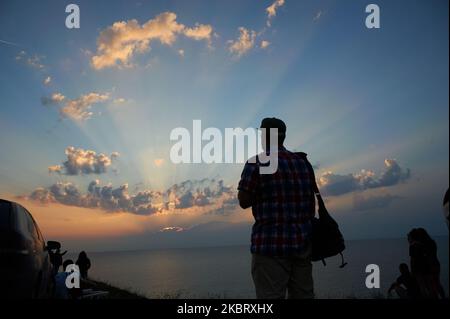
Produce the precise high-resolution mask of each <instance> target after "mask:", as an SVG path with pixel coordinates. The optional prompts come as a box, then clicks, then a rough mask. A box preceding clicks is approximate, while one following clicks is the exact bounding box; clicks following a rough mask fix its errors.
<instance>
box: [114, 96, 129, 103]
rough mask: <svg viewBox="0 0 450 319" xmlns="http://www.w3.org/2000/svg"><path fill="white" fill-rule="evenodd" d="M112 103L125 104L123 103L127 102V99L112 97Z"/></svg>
mask: <svg viewBox="0 0 450 319" xmlns="http://www.w3.org/2000/svg"><path fill="white" fill-rule="evenodd" d="M113 103H114V104H125V103H127V100H126V99H124V98H122V97H120V98H117V99H114V101H113Z"/></svg>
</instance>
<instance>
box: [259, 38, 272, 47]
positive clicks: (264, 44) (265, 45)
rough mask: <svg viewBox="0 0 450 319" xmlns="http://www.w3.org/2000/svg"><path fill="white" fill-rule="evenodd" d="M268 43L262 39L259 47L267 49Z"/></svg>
mask: <svg viewBox="0 0 450 319" xmlns="http://www.w3.org/2000/svg"><path fill="white" fill-rule="evenodd" d="M269 45H270V42H269V41H266V40H262V41H261V45H260V47H261V49H267V48H268V47H269Z"/></svg>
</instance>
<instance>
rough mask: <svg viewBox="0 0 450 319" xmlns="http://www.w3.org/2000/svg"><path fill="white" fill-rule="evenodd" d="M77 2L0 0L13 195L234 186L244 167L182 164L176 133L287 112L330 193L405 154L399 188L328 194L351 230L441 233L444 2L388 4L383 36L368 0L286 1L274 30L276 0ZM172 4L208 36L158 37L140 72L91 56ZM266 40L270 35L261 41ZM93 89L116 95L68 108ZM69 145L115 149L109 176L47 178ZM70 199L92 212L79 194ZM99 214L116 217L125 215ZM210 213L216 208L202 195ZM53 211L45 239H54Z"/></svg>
mask: <svg viewBox="0 0 450 319" xmlns="http://www.w3.org/2000/svg"><path fill="white" fill-rule="evenodd" d="M69 3H70V2H64V1H35V2H29V1H2V2H1V4H0V30H1V31H0V40H2V41H3V42H2V41H0V70H1V71H0V95H1V106H0V115H1V116H0V146H1V149H2V152H0V162H1V165H0V194H2V196H9V197H11V196H16V195H30V194H32V192H33V190H35V189H36V188H38V187H43V188H47V187H49V186H50V185H52V184H55V183H58V182H64V183H71V184H73V185H76V186H77V188H78V189H79V190H80V192H83V193H85V192H86V190H87V185H88V184H89V183H90V182H91V181H92V180H95V179H99V180H100V181H101V182H100V183H101V185H106V184H108V183H111V184H112V185H113V188H115V187H119V186H120V185H123V184H125V183H127V184H128V193H129V194H128V195H127V196H129V195H130V196H132V195H133V194H135V193H136V192H138V191H145V190H152V191H163V190H167V189H168V188H169V187H171V186H172V185H174V184H179V183H181V182H183V181H186V180H190V181H194V180H202V179H205V178H207V179H213V178H215V179H216V181H217V180H218V179H223V180H224V184H225V185H229V186H230V187H231V188H232V189H234V188H235V186H236V184H237V181H238V179H239V175H240V171H241V169H242V165H240V164H233V165H231V164H215V165H206V164H201V165H200V164H199V165H194V164H189V165H188V164H186V165H173V164H171V163H170V159H169V151H170V147H171V145H172V142H171V141H170V140H169V134H170V131H171V130H172V129H173V128H176V127H186V128H190V127H191V126H192V120H194V119H201V120H202V124H203V125H204V127H205V128H206V127H210V126H211V127H217V128H219V129H224V128H226V127H243V128H245V127H257V126H258V125H259V123H260V120H261V119H262V118H264V117H266V116H277V117H280V118H282V119H284V120H285V122H286V123H287V126H288V137H287V141H286V145H287V147H288V148H291V149H295V150H302V151H305V152H307V153H308V154H309V157H310V159H311V161H312V162H313V163H315V164H317V165H318V170H317V175H318V177H321V176H323V175H324V176H325V177H327V178H328V179H323V180H322V186H323V188H324V191H326V189H327V186H329V184H330V183H334V182H336V181H340V180H342V179H343V178H344V179H345V178H347V179H348V176H349V175H348V174H353V175H352V176H356V177H355V178H359V177H358V176H359V175H361V174H360V172H361V170H366V172H367V171H370V172H372V171H373V174H374V176H375V177H374V178H375V179H378V180H379V179H380V178H381V177H382V176H383V172H385V171H386V170H389V168H388V167H387V166H385V164H384V161H385V160H386V159H390V160H395V164H396V165H398V168H399V172H400V173H399V174H400V175H401V176H400V175H399V176H397V177H398V178H397V179H396V180H395V181H394V182H393V183H390V184H389V185H387V184H383V185H381V183H380V187H376V188H375V187H374V188H370V189H368V188H365V187H353V188H351V189H350V190H349V191H346V192H345V193H343V194H339V195H330V196H329V198H328V200H329V205H330V207H332V210H334V211H336V214H337V216H338V217H337V218H338V219H339V221H340V222H341V223H343V226H342V227H343V228H344V230H345V231H346V232H347V233H349V234H350V237H355V238H361V237H377V236H378V237H393V236H403V235H404V233H405V231H407V230H408V228H409V227H413V226H426V227H427V228H428V229H429V230H430V231H431V232H432V233H435V234H445V233H446V229H445V225H444V223H443V218H442V214H441V212H440V204H441V198H442V197H443V194H444V192H445V190H446V189H447V188H448V173H449V172H448V163H449V149H448V144H449V140H448V131H449V127H448V123H449V122H448V118H449V113H448V110H449V108H448V105H449V104H448V103H449V100H448V86H449V83H448V82H449V80H448V69H449V65H448V56H449V55H448V2H447V1H440V0H432V1H377V2H376V3H377V4H378V5H379V6H380V9H381V28H380V29H377V30H374V29H370V30H369V29H367V28H366V27H365V24H364V21H365V17H366V15H367V14H366V13H365V6H366V5H367V4H368V3H367V2H366V1H359V0H354V1H292V0H291V1H290V0H286V1H285V2H284V3H283V5H281V6H280V7H278V8H277V10H276V16H274V17H272V18H271V19H270V27H269V26H268V25H267V21H268V19H269V18H268V14H267V11H266V8H267V7H269V6H270V5H271V4H272V3H273V1H272V0H268V1H266V0H261V1H256V0H255V1H219V0H217V1H183V0H180V1H136V2H132V1H77V2H76V3H77V4H78V5H79V7H80V10H81V28H80V29H78V30H75V29H71V30H70V29H67V28H65V25H64V21H65V18H66V15H67V14H66V13H65V12H64V10H65V6H66V5H67V4H69ZM164 12H171V13H174V14H176V22H177V23H179V24H183V25H184V26H185V28H194V27H195V26H196V23H199V24H202V25H205V26H206V25H207V26H210V27H211V28H212V32H211V33H210V34H209V35H208V38H206V37H204V38H202V39H195V38H194V37H189V36H185V35H183V34H177V35H176V40H174V41H173V42H172V43H170V44H162V43H161V42H159V41H158V40H154V41H151V42H150V44H149V46H148V47H147V50H144V51H145V52H136V51H135V52H134V54H132V56H131V57H129V59H128V60H127V62H129V64H130V65H129V66H123V65H122V66H121V65H120V63H113V64H112V65H108V66H107V67H104V68H101V69H98V68H95V67H94V66H93V64H92V61H93V60H92V59H93V57H94V56H99V55H101V52H100V51H99V50H100V49H99V47H98V42H97V41H99V37H100V34H101V32H102V31H104V30H105V29H107V28H108V27H110V26H111V25H113V23H115V22H118V21H128V20H132V19H136V20H137V22H138V23H139V25H143V24H144V23H146V22H147V21H149V20H151V19H155V18H156V17H157V16H159V15H160V14H162V13H164ZM240 27H243V28H245V29H246V30H247V31H248V32H249V34H252V32H254V33H255V36H254V40H253V41H250V43H246V45H248V46H249V47H248V48H247V49H246V50H245V52H243V53H242V54H241V55H239V54H237V53H236V51H234V52H232V51H230V47H231V45H232V44H233V43H236V41H237V40H238V37H239V35H240V31H239V28H240ZM5 41H6V42H5ZM233 41H234V42H233ZM262 41H267V43H270V44H269V45H268V46H267V47H266V48H262V47H261V43H262ZM180 50H182V51H180ZM21 52H23V53H21ZM238 55H239V56H238ZM47 77H50V82H49V83H47V84H44V80H45V79H46V78H47ZM92 92H95V93H96V94H104V95H105V100H104V101H100V102H99V103H92V105H91V109H90V111H91V112H92V113H93V114H92V115H91V118H90V119H88V120H81V121H80V120H76V119H73V118H70V117H65V118H62V117H61V113H60V111H59V110H60V109H61V108H63V107H64V106H65V105H67V104H66V103H68V102H70V101H73V100H77V99H80V98H81V97H82V96H85V95H87V94H89V93H92ZM55 93H59V94H61V95H62V96H64V98H65V99H64V100H63V101H61V103H59V104H58V103H54V104H53V105H43V103H42V98H50V97H51V96H52V94H55ZM106 96H107V98H106ZM77 101H78V100H77ZM69 146H73V147H75V148H80V149H82V150H92V151H94V152H96V154H100V153H104V154H106V155H107V156H110V155H111V154H112V153H113V152H119V153H120V156H119V157H118V158H117V159H113V160H112V164H111V165H109V164H108V165H106V166H105V171H104V172H103V171H102V172H101V173H100V174H98V172H90V171H89V172H85V173H83V174H81V173H80V174H78V173H77V174H72V175H71V174H67V172H65V173H64V171H63V172H62V173H61V172H60V173H49V170H48V167H50V166H53V165H61V164H62V163H63V162H64V161H65V160H67V157H66V155H65V153H64V152H65V150H66V148H67V147H69ZM395 167H397V166H395ZM408 169H409V172H410V173H409V174H408V173H407V172H408ZM330 172H332V173H330ZM327 174H328V175H327ZM330 174H332V175H330ZM358 174H359V175H358ZM369 175H370V174H369ZM352 178H353V177H352ZM352 181H353V179H352ZM214 183H215V182H212V184H214ZM194 185H195V183H194ZM214 185H215V184H214ZM193 187H194V188H196V187H197V186H193ZM231 193H232V191H229V196H232V194H231ZM50 195H51V194H50ZM178 195H179V196H180V198H181V197H182V195H180V194H178ZM194 195H195V194H194ZM22 200H24V202H25V203H27V204H28V205H32V207H34V205H37V204H35V203H33V201H31V200H30V199H29V198H28V197H27V198H23V199H22ZM52 200H53V201H56V202H52V203H46V204H45V205H44V206H42V205H41V204H39V205H37V208H36V211H37V213H36V214H38V215H42V216H44V215H46V212H45V210H46V209H47V210H48V209H50V207H51V206H52V205H66V206H67V204H68V203H69V201H68V200H66V198H63V199H61V198H60V199H54V198H53V199H52ZM75 202H76V201H75ZM211 202H212V200H211ZM362 202H363V203H365V205H362V206H361V203H362ZM221 205H223V202H222V199H221ZM70 206H72V207H71V209H73V208H74V206H75V208H76V207H77V206H80V210H89V209H92V207H90V206H89V205H86V204H82V205H81V204H80V205H78V202H76V203H74V202H73V201H70ZM100 206H101V205H100ZM358 207H365V208H364V209H363V211H362V212H361V211H358V210H357V209H356V208H358ZM97 208H98V207H96V209H97ZM100 208H101V209H100V211H106V212H104V214H105V215H106V216H110V214H111V213H112V214H116V215H117V214H121V213H117V212H110V211H108V209H105V207H103V206H101V207H100ZM190 208H192V209H195V208H196V207H195V205H191V206H190V207H189V209H190ZM211 209H212V210H215V209H217V207H216V206H213V207H211ZM201 211H202V214H206V213H207V212H206V211H207V205H206V206H202V207H201ZM159 213H160V214H162V215H164V216H165V214H169V215H170V214H171V213H170V212H167V211H166V210H164V209H163V212H161V211H159ZM172 213H173V217H170V218H169V217H167V218H168V220H166V219H164V218H165V217H164V218H163V217H160V220H161V221H160V222H158V223H157V224H158V227H175V226H176V227H180V229H181V228H182V229H190V228H192V227H193V226H196V225H200V224H203V223H208V222H216V221H219V220H220V221H221V222H236V223H240V222H251V216H250V215H249V214H250V213H249V212H248V211H247V212H242V211H239V209H238V210H236V212H234V213H230V214H222V215H221V216H218V217H208V218H206V219H205V217H199V216H197V215H196V214H195V213H193V214H191V213H188V214H187V215H189V216H191V217H189V218H185V216H184V215H183V214H184V213H183V209H182V207H180V210H176V212H172ZM96 214H100V215H98V216H103V215H101V214H103V213H102V212H96ZM190 214H191V215H190ZM60 215H61V216H60V218H62V219H63V218H64V213H60ZM124 215H126V216H128V215H136V214H133V212H132V213H131V214H130V212H129V211H128V212H127V213H126V214H124ZM180 215H182V216H183V218H181V220H180V221H177V218H178V217H177V216H180ZM185 215H186V214H185ZM206 215H207V214H206ZM83 216H84V215H83ZM96 216H97V215H96ZM202 216H203V215H202ZM208 216H209V215H208ZM141 217H142V216H139V218H141ZM147 217H148V218H155V219H156V218H157V217H155V216H153V215H152V216H147ZM124 218H125V219H126V218H135V217H134V216H131V217H124ZM42 220H43V221H42V224H44V226H43V228H45V229H46V230H47V231H48V232H49V233H50V234H59V233H58V232H54V229H53V228H52V227H56V226H54V225H53V224H51V223H50V222H48V221H47V219H46V217H42ZM162 220H164V222H163V221H162ZM132 223H134V222H132ZM152 223H153V222H149V224H152ZM386 224H389V226H387V225H386ZM52 225H53V226H52ZM64 225H66V224H64ZM66 226H67V227H69V228H70V227H71V226H70V225H66ZM61 227H62V226H61ZM155 227H156V226H155ZM155 227H153V226H148V229H147V228H145V229H139V231H140V232H144V233H145V232H146V231H147V230H148V231H151V230H155V229H156V228H155ZM114 231H116V230H111V232H112V233H114ZM117 231H118V230H117ZM133 231H136V230H135V229H134V228H133V230H123V231H121V234H122V233H124V234H128V232H133ZM118 232H119V231H118ZM106 233H108V234H110V232H109V231H108V232H106ZM224 236H226V235H224ZM72 237H74V238H75V237H77V236H76V234H73V236H72ZM130 245H131V244H130Z"/></svg>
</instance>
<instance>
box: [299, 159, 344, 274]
mask: <svg viewBox="0 0 450 319" xmlns="http://www.w3.org/2000/svg"><path fill="white" fill-rule="evenodd" d="M296 154H297V155H299V156H301V157H302V159H303V160H304V161H305V163H306V165H307V166H308V168H309V170H310V173H311V176H312V178H313V190H314V193H315V195H316V197H317V202H318V204H319V209H318V212H319V218H317V217H314V218H313V221H312V238H311V241H312V256H311V259H312V261H319V260H321V261H322V263H323V264H324V265H326V263H325V258H328V257H332V256H336V255H338V254H339V255H340V256H341V265H340V266H339V267H340V268H343V267H345V265H347V263H346V262H344V256H343V255H342V252H343V251H344V249H345V242H344V236H342V233H341V232H340V230H339V226H338V224H337V223H336V221H335V220H334V219H333V218H332V217H331V216H330V214H329V213H328V211H327V209H326V207H325V203H324V202H323V199H322V196H321V195H320V192H319V188H318V187H317V183H316V178H315V175H314V168H313V167H312V165H311V163H310V162H309V161H308V159H307V158H306V154H305V153H296Z"/></svg>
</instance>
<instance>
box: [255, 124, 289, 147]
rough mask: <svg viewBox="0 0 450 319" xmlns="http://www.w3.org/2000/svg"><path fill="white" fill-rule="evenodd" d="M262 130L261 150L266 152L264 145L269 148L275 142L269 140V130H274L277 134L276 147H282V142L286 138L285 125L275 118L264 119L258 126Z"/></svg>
mask: <svg viewBox="0 0 450 319" xmlns="http://www.w3.org/2000/svg"><path fill="white" fill-rule="evenodd" d="M260 128H261V129H263V130H262V136H261V139H262V141H263V148H264V149H265V150H266V145H267V146H269V148H270V145H273V144H274V142H275V141H271V139H270V135H271V134H270V130H271V129H276V130H277V132H278V135H277V137H278V139H277V141H276V142H277V143H278V146H283V143H284V140H285V138H286V129H287V128H286V124H285V123H284V122H283V121H282V120H280V119H277V118H276V117H266V118H265V119H263V120H262V121H261V126H260ZM264 141H265V142H266V144H265V145H264Z"/></svg>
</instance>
